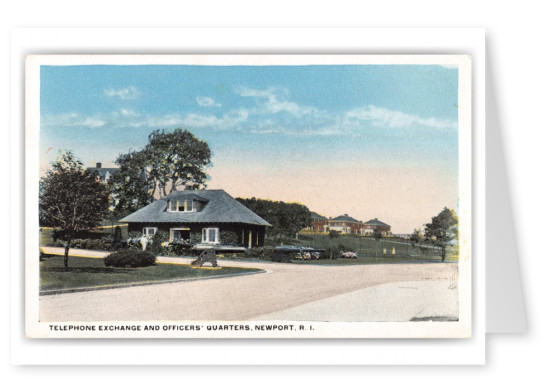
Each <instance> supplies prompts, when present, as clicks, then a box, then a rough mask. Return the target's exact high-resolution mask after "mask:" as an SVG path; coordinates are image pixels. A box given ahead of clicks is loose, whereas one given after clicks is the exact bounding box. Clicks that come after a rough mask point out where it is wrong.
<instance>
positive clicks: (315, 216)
mask: <svg viewBox="0 0 551 391" xmlns="http://www.w3.org/2000/svg"><path fill="white" fill-rule="evenodd" d="M311 216H312V224H311V225H310V227H308V228H307V231H313V232H325V226H326V225H327V221H328V220H327V217H325V216H322V215H320V214H319V213H316V212H311Z"/></svg>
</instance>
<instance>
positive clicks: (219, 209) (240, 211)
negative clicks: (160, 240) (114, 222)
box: [121, 190, 270, 226]
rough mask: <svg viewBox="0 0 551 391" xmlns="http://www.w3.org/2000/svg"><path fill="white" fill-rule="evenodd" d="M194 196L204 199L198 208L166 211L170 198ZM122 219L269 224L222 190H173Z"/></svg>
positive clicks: (200, 199) (161, 221)
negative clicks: (198, 209) (199, 209)
mask: <svg viewBox="0 0 551 391" xmlns="http://www.w3.org/2000/svg"><path fill="white" fill-rule="evenodd" d="M190 198H192V199H196V200H198V201H201V202H203V203H204V205H205V207H204V208H203V209H202V210H201V211H200V212H168V211H167V207H168V201H169V200H176V199H177V200H184V199H190ZM121 222H124V223H243V224H253V225H263V226H270V223H268V222H267V221H266V220H264V219H263V218H261V217H260V216H258V215H257V214H256V213H254V212H253V211H251V210H250V209H248V208H247V207H245V206H244V205H242V204H241V203H239V202H238V201H236V200H235V199H234V198H233V197H232V196H230V195H229V194H228V193H226V192H225V191H224V190H183V191H174V192H172V193H170V194H169V195H168V196H166V197H165V198H162V199H160V200H157V201H155V202H153V203H151V204H149V205H147V206H145V207H143V208H142V209H140V210H138V211H136V212H134V213H132V214H131V215H128V216H126V217H125V218H123V219H122V220H121Z"/></svg>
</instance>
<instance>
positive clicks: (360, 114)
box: [344, 105, 457, 129]
mask: <svg viewBox="0 0 551 391" xmlns="http://www.w3.org/2000/svg"><path fill="white" fill-rule="evenodd" d="M361 121H366V122H370V123H371V124H373V125H374V126H376V127H381V128H405V127H409V126H412V125H422V126H426V127H430V128H437V129H443V128H455V127H457V122H456V121H450V120H445V119H437V118H421V117H419V116H416V115H411V114H407V113H403V112H401V111H395V110H389V109H385V108H383V107H377V106H373V105H368V106H365V107H360V108H357V109H353V110H350V111H348V112H347V113H346V115H345V117H344V122H345V124H348V125H351V124H358V123H359V122H361Z"/></svg>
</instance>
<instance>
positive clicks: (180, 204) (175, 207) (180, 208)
mask: <svg viewBox="0 0 551 391" xmlns="http://www.w3.org/2000/svg"><path fill="white" fill-rule="evenodd" d="M169 210H170V211H171V212H193V211H194V210H193V200H172V201H170V207H169Z"/></svg>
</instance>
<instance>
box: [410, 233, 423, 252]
mask: <svg viewBox="0 0 551 391" xmlns="http://www.w3.org/2000/svg"><path fill="white" fill-rule="evenodd" d="M422 239H423V236H421V231H420V230H419V229H417V228H416V229H414V230H413V233H412V234H411V236H410V238H409V241H410V243H411V247H413V248H415V245H419V243H420V242H421V240H422Z"/></svg>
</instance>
